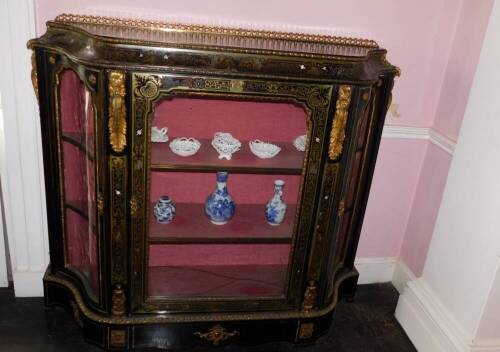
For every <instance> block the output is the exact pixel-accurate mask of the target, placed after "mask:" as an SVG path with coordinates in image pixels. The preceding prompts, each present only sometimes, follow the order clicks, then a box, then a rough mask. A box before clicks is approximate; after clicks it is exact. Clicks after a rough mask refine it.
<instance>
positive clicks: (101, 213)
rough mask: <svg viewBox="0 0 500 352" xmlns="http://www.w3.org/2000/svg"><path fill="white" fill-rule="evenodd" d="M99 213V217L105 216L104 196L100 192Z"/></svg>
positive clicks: (98, 197) (98, 200) (98, 199)
mask: <svg viewBox="0 0 500 352" xmlns="http://www.w3.org/2000/svg"><path fill="white" fill-rule="evenodd" d="M97 211H98V212H99V215H103V214H104V195H103V194H102V192H100V191H99V192H98V193H97Z"/></svg>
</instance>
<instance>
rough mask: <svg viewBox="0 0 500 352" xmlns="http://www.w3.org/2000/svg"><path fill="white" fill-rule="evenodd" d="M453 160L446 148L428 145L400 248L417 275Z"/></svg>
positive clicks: (427, 246) (424, 255)
mask: <svg viewBox="0 0 500 352" xmlns="http://www.w3.org/2000/svg"><path fill="white" fill-rule="evenodd" d="M450 162H451V156H450V155H449V154H448V153H446V152H445V151H444V150H443V149H441V148H439V147H437V146H436V145H434V144H432V143H428V144H427V148H426V150H425V156H424V160H423V162H422V167H421V169H420V173H419V175H418V184H417V187H416V189H415V195H414V198H413V202H412V208H411V211H410V216H409V218H408V223H407V225H406V231H405V237H404V241H403V246H402V248H401V258H402V259H403V261H404V262H405V264H406V265H407V266H408V267H409V268H410V269H411V270H412V271H413V273H414V274H415V275H416V276H420V275H421V274H422V269H423V266H424V263H425V258H426V256H427V250H428V249H429V244H430V241H431V237H432V233H433V230H434V224H435V222H436V217H437V213H438V210H439V206H440V204H441V197H442V195H443V191H444V185H445V183H446V177H447V175H448V169H449V167H450Z"/></svg>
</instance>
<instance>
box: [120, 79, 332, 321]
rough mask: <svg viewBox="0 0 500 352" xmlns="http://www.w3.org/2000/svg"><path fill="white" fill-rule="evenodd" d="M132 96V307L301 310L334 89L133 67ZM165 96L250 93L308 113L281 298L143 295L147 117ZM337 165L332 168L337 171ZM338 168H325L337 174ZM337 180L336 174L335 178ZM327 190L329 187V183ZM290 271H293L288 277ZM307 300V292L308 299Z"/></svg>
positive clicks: (322, 85)
mask: <svg viewBox="0 0 500 352" xmlns="http://www.w3.org/2000/svg"><path fill="white" fill-rule="evenodd" d="M128 88H129V91H128V92H129V94H130V95H131V98H130V99H131V104H130V105H131V106H130V109H131V112H130V115H131V117H130V120H131V124H130V126H131V128H130V135H131V146H130V148H131V151H130V159H131V160H130V170H131V182H130V183H131V190H130V195H131V199H130V204H131V205H132V206H133V207H132V208H133V211H132V212H131V221H130V225H131V231H130V232H131V241H130V244H131V252H130V253H131V258H130V259H131V275H130V292H129V297H131V312H132V313H150V312H158V311H176V312H190V311H199V312H209V311H212V312H218V311H248V310H252V311H255V310H257V311H259V310H266V311H269V310H274V311H280V310H300V309H302V303H303V299H304V296H306V297H309V296H310V295H311V294H312V291H311V287H310V286H311V285H312V286H314V285H315V283H308V284H307V285H306V282H307V281H308V280H307V279H306V276H307V273H306V269H307V268H306V265H307V264H306V263H307V259H308V253H309V248H310V246H311V241H312V239H313V232H314V229H313V228H312V227H313V226H314V219H315V211H316V205H317V203H318V201H317V197H318V195H319V191H320V190H319V188H320V186H321V183H322V182H321V180H322V175H323V172H322V170H323V168H324V164H325V162H326V158H325V155H326V154H327V153H328V148H329V138H330V133H329V131H330V129H329V128H330V126H331V121H330V118H329V117H330V116H333V115H332V110H333V109H334V108H335V104H334V103H333V104H332V102H334V101H335V100H334V98H335V97H336V95H337V92H338V86H336V85H334V84H325V83H315V82H303V81H302V82H294V81H284V80H275V79H271V78H265V79H262V78H258V79H254V78H252V77H250V78H237V79H233V78H227V77H219V76H216V75H208V74H206V75H201V76H200V75H190V74H182V75H181V74H170V73H157V72H139V71H135V72H131V73H130V76H129V87H128ZM169 95H183V96H186V95H204V96H207V95H209V96H219V97H231V96H232V97H239V98H241V97H243V98H256V99H263V100H266V101H270V100H271V101H273V100H274V101H282V102H283V101H288V102H295V103H298V104H301V105H302V106H303V107H304V109H305V111H306V112H307V115H308V120H309V121H308V124H309V125H310V128H308V134H309V135H308V140H310V141H311V143H310V144H309V147H308V149H307V150H306V156H305V158H306V161H305V163H306V166H305V168H304V171H303V189H302V190H301V195H300V196H301V200H300V204H301V205H300V206H299V208H300V210H298V214H299V213H300V215H299V216H297V219H298V220H299V222H298V224H296V227H297V228H296V231H295V232H296V236H294V239H293V242H292V253H291V260H290V263H289V274H288V275H289V276H288V289H287V294H286V297H284V298H283V299H269V298H267V299H258V298H251V299H240V298H238V299H234V298H233V299H231V298H227V299H215V298H207V299H202V298H198V299H192V300H186V299H184V300H175V299H171V300H168V299H156V298H155V299H148V298H147V296H146V289H147V285H146V275H147V271H146V270H147V260H146V258H147V254H146V251H147V232H146V223H147V221H148V220H147V219H148V218H149V217H148V214H147V209H148V207H147V206H146V200H147V199H148V197H147V194H146V192H148V188H147V187H148V175H147V173H148V169H149V167H148V162H149V160H148V155H149V154H148V153H149V133H150V132H149V130H150V127H151V126H150V124H149V120H150V118H151V116H152V113H153V109H154V108H153V107H154V104H155V103H156V102H157V101H158V100H160V99H162V98H163V97H165V96H169ZM336 170H338V168H337V169H336ZM335 175H336V172H333V173H331V177H334V178H335ZM335 179H336V178H335ZM332 184H333V185H332V186H331V187H335V185H334V184H335V182H332ZM292 273H293V274H292ZM309 299H310V297H309Z"/></svg>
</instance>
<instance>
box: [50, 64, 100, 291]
mask: <svg viewBox="0 0 500 352" xmlns="http://www.w3.org/2000/svg"><path fill="white" fill-rule="evenodd" d="M59 79H60V91H59V93H60V118H61V128H62V134H63V137H64V138H69V139H71V140H72V141H73V142H70V141H68V140H65V139H64V138H63V140H62V157H63V166H64V197H65V206H66V211H65V224H66V228H65V236H66V238H65V239H66V251H67V260H68V264H69V265H70V266H71V267H72V268H73V269H75V270H78V271H79V272H80V273H82V274H83V275H84V276H86V277H87V278H88V280H89V284H90V287H91V289H92V291H93V293H94V294H95V293H96V292H97V290H98V275H97V273H98V270H97V238H96V234H95V232H94V228H95V226H96V206H95V204H96V196H95V193H96V190H95V166H94V162H93V161H92V160H91V159H92V157H93V156H92V153H93V151H94V149H95V148H94V144H95V141H94V109H93V104H92V99H91V96H90V94H89V93H88V92H87V90H86V88H85V86H84V85H83V84H82V82H81V81H80V79H79V77H78V75H77V74H76V73H74V72H73V71H71V70H65V71H63V72H62V73H61V74H60V77H59ZM74 143H77V144H79V145H80V147H77V146H76V145H75V144H74ZM69 207H73V208H76V209H78V212H77V211H75V210H72V209H71V208H69Z"/></svg>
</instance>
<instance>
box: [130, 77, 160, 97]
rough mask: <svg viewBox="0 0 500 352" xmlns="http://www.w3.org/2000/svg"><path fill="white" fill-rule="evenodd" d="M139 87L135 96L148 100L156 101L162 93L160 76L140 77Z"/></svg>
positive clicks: (136, 88)
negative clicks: (159, 93)
mask: <svg viewBox="0 0 500 352" xmlns="http://www.w3.org/2000/svg"><path fill="white" fill-rule="evenodd" d="M138 81H139V82H138V83H139V84H138V85H137V86H136V87H135V95H141V96H143V97H144V98H146V99H154V98H155V97H156V96H157V95H158V92H159V91H160V84H161V80H160V78H159V77H158V76H146V77H144V76H139V77H138Z"/></svg>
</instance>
